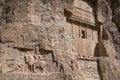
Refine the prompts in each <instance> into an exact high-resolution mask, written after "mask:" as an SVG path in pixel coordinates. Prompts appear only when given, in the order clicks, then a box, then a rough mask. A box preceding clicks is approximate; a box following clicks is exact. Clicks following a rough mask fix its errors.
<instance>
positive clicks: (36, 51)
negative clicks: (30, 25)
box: [35, 46, 43, 59]
mask: <svg viewBox="0 0 120 80" xmlns="http://www.w3.org/2000/svg"><path fill="white" fill-rule="evenodd" d="M35 54H36V55H37V56H39V57H38V58H39V59H43V58H42V56H41V53H40V48H39V46H36V47H35Z"/></svg>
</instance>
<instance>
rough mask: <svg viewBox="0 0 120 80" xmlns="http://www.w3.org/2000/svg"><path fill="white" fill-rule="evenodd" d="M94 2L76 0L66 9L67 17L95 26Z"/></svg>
mask: <svg viewBox="0 0 120 80" xmlns="http://www.w3.org/2000/svg"><path fill="white" fill-rule="evenodd" d="M93 9H94V2H93V1H88V0H74V2H73V5H72V6H70V7H67V8H66V9H65V15H66V18H68V19H71V20H73V21H77V22H80V23H83V24H87V25H90V26H95V17H94V11H93Z"/></svg>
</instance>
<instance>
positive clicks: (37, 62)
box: [25, 46, 46, 73]
mask: <svg viewBox="0 0 120 80" xmlns="http://www.w3.org/2000/svg"><path fill="white" fill-rule="evenodd" d="M25 63H26V64H27V65H28V68H29V69H30V72H33V73H38V72H41V73H44V72H45V69H46V62H45V60H44V59H43V58H42V55H41V53H40V49H39V46H36V47H35V54H28V55H26V56H25Z"/></svg>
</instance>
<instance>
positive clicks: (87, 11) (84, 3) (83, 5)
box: [64, 0, 99, 58]
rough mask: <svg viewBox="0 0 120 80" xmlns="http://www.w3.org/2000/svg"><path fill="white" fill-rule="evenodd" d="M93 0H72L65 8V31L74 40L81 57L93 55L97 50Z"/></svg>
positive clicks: (96, 29)
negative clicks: (71, 3)
mask: <svg viewBox="0 0 120 80" xmlns="http://www.w3.org/2000/svg"><path fill="white" fill-rule="evenodd" d="M94 3H95V2H94V1H88V0H74V1H73V5H71V6H69V7H67V8H65V10H64V13H65V27H64V29H65V33H66V34H67V35H69V36H71V37H73V38H74V40H75V50H76V52H77V53H79V55H80V56H81V57H86V58H88V57H94V56H95V55H96V54H99V51H98V27H97V26H96V25H95V24H96V22H95V16H94V5H95V4H94Z"/></svg>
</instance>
